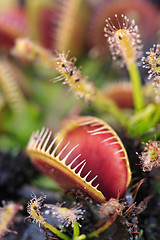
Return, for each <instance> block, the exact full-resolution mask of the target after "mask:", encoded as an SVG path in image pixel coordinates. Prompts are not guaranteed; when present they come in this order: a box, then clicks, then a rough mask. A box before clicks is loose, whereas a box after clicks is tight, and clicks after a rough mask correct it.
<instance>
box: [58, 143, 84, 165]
mask: <svg viewBox="0 0 160 240" xmlns="http://www.w3.org/2000/svg"><path fill="white" fill-rule="evenodd" d="M78 146H79V144H77V145H76V146H74V147H73V148H72V149H71V150H70V151H69V152H68V153H67V155H66V156H65V157H64V158H63V160H62V161H63V162H65V161H66V160H67V158H68V157H69V156H70V154H71V153H72V152H73V151H74V150H75V149H76V148H77V147H78ZM80 155H81V154H80ZM78 156H79V155H78Z"/></svg>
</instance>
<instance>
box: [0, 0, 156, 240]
mask: <svg viewBox="0 0 160 240" xmlns="http://www.w3.org/2000/svg"><path fill="white" fill-rule="evenodd" d="M28 2H29V4H26V12H27V13H28V14H29V15H27V16H30V17H29V19H30V18H31V19H32V20H33V26H32V28H33V27H34V26H36V24H38V23H37V21H36V20H35V18H34V14H35V15H36V16H39V15H40V16H39V17H41V18H40V19H41V21H40V22H41V27H40V30H41V31H42V30H43V31H44V32H43V34H42V33H41V32H38V31H35V33H34V28H33V29H32V28H30V31H28V32H27V34H26V35H25V37H24V36H22V34H21V33H18V32H17V35H16V36H14V39H15V42H14V44H12V46H11V47H10V48H9V49H8V50H7V52H8V53H9V54H10V57H8V58H2V59H0V112H1V116H2V119H0V120H1V122H2V126H1V129H0V130H1V131H2V133H3V134H2V135H3V138H2V139H3V140H4V142H5V141H6V144H3V145H2V146H7V147H8V149H9V148H11V147H15V146H16V148H18V149H20V150H21V151H23V152H24V154H25V156H27V157H28V158H29V159H30V160H31V163H32V164H33V166H34V167H35V168H36V169H38V170H39V172H41V173H42V174H44V175H46V176H48V177H49V178H50V179H52V181H53V182H55V183H56V184H57V185H58V187H54V190H55V191H56V194H58V196H59V199H60V200H59V201H56V202H55V201H53V202H49V203H48V202H47V193H45V188H47V186H46V185H47V184H46V185H45V187H44V185H43V187H44V191H43V192H44V193H41V194H38V195H37V194H35V193H34V191H33V192H32V193H31V194H30V195H31V199H30V200H29V199H28V203H27V216H25V222H28V221H30V222H32V223H34V224H35V225H37V226H39V227H40V228H41V229H42V230H43V231H44V234H45V239H64V240H82V239H93V240H94V239H113V240H114V239H124V240H128V239H131V240H132V239H133V240H134V239H135V240H138V239H145V237H144V236H143V231H145V229H143V228H142V227H141V225H140V226H139V223H138V220H139V219H140V220H141V213H142V212H143V211H144V210H145V209H146V208H147V203H148V202H149V201H150V199H151V198H153V197H154V194H155V192H156V193H158V194H159V184H158V180H157V179H159V176H160V175H159V166H160V142H159V137H160V45H159V44H156V43H154V44H153V46H151V47H150V48H149V49H148V50H147V51H146V52H144V50H143V41H142V40H141V33H140V31H139V28H138V25H137V24H136V20H134V19H133V20H132V19H130V18H129V17H128V16H126V15H125V11H124V13H123V14H119V12H118V11H117V12H116V11H115V14H114V16H113V14H112V17H110V16H109V15H106V16H105V18H106V19H105V22H104V25H105V27H104V28H102V29H101V30H100V31H101V34H102V35H104V36H103V38H104V41H103V44H104V46H102V47H103V48H104V49H105V48H106V49H105V50H104V51H103V54H102V55H100V51H99V54H98V50H97V49H91V50H90V51H89V52H88V53H87V54H86V55H85V54H84V55H83V57H82V54H81V53H80V52H81V51H80V50H79V49H78V46H77V43H74V41H73V39H72V38H73V34H74V31H76V30H77V26H78V25H76V24H75V22H76V16H77V15H78V14H79V10H78V9H81V7H80V6H81V1H79V0H78V1H76V3H75V2H74V1H71V0H70V1H62V6H60V5H61V4H60V3H59V4H57V5H56V4H55V5H56V11H57V12H58V13H59V18H58V20H57V25H56V28H55V32H54V34H55V39H54V44H55V45H54V47H53V46H51V42H50V38H48V39H47V41H46V39H45V38H43V41H42V40H41V41H39V42H38V39H40V36H41V35H42V36H43V37H44V35H45V34H46V36H48V35H47V34H48V32H47V30H46V28H45V27H44V25H43V24H42V22H43V23H44V21H42V17H44V16H45V20H46V19H47V17H49V16H50V14H51V15H52V14H53V12H54V9H50V6H51V5H50V2H49V1H48V3H47V5H46V8H44V9H43V10H44V11H42V12H41V14H39V15H38V13H39V9H40V6H41V4H42V2H43V1H40V2H41V4H40V3H35V4H33V3H31V1H28ZM35 2H37V1H35ZM66 2H67V3H66ZM66 6H67V8H66ZM92 7H93V6H92ZM28 9H30V10H28ZM31 9H32V10H31ZM82 10H84V9H81V11H82ZM81 11H80V12H81ZM82 12H83V11H82ZM46 16H47V17H46ZM78 16H79V15H78ZM43 20H44V19H43ZM47 21H48V20H47ZM23 24H24V23H23ZM80 26H81V25H80ZM82 26H83V22H82ZM23 27H24V26H23ZM79 29H80V39H81V37H82V36H81V35H83V31H82V30H81V28H80V27H79ZM31 30H32V31H31ZM0 31H1V24H0ZM45 31H46V32H45ZM11 33H12V31H11V32H9V33H8V34H9V36H10V37H11V38H12V37H13V36H12V34H11ZM76 33H77V31H76ZM97 34H98V32H97ZM31 39H34V40H31ZM72 41H73V42H72ZM77 41H78V40H77ZM42 42H43V44H42ZM44 43H45V44H44ZM72 45H73V46H72ZM80 49H81V46H80ZM107 49H109V50H107ZM105 51H106V52H105ZM109 51H110V52H109ZM76 53H77V55H76ZM5 54H6V53H4V56H5ZM105 54H106V56H109V57H108V58H110V59H111V56H112V64H111V60H106V59H105V57H104V55H105ZM98 55H99V56H98ZM98 57H99V59H98ZM85 58H86V59H85ZM96 58H97V59H96ZM79 61H80V62H81V64H82V66H80V67H79ZM114 64H115V65H114ZM108 65H109V68H111V71H112V68H113V72H112V74H110V76H109V78H111V81H110V83H108V82H107V83H106V82H105V80H104V79H102V80H101V81H102V82H103V86H100V84H97V82H96V81H95V79H94V77H93V74H94V73H95V74H96V76H98V75H99V78H103V77H106V78H108V77H107V76H105V74H107V71H106V70H104V73H103V74H101V69H102V66H103V68H105V69H107V68H108ZM143 68H144V69H143ZM122 69H123V70H122ZM146 69H147V70H146ZM87 70H88V74H87ZM114 71H115V72H114ZM123 71H124V72H125V75H126V77H125V78H128V79H127V80H125V81H124V80H123V81H118V82H116V81H115V79H112V77H113V78H114V74H115V75H116V74H117V76H120V75H121V74H122V77H121V78H123V73H124V72H123ZM34 77H35V78H36V79H38V81H36V83H35V82H34V81H32V82H31V81H30V80H28V79H32V80H33V79H34ZM92 77H93V79H94V80H92ZM46 82H47V86H48V87H46V85H45V84H46ZM44 83H45V84H44ZM61 83H62V84H61ZM63 85H65V86H63ZM44 88H46V89H44ZM65 93H66V95H65ZM52 101H53V104H52ZM68 102H69V103H68ZM67 103H68V105H67ZM65 108H66V109H65ZM6 109H7V110H6ZM17 126H18V128H17ZM37 129H40V130H37ZM31 132H33V133H32V134H31ZM30 134H31V136H30ZM29 136H30V137H29ZM10 138H11V139H10ZM12 140H13V142H14V143H13V144H11V143H12ZM1 142H2V140H1ZM27 142H28V143H27ZM126 142H130V145H131V146H130V148H129V149H127V147H126V146H127V144H126ZM135 146H136V147H137V146H138V147H137V149H135V148H136V147H135ZM7 147H6V148H7ZM22 149H23V150H22ZM130 151H131V152H130ZM132 155H133V156H134V157H133V158H136V160H133V159H132V158H131V159H130V156H132ZM137 159H138V160H137ZM17 164H18V163H17ZM42 174H41V176H40V178H41V177H42V179H43V176H42ZM150 178H152V182H153V183H152V184H153V185H154V186H153V185H152V187H153V189H152V191H151V194H150V195H149V194H144V193H143V191H142V196H141V197H139V193H140V194H141V187H143V184H144V183H145V181H146V182H147V184H148V182H149V181H150V180H149V179H150ZM44 179H45V178H44ZM44 182H45V181H44ZM33 184H34V183H33ZM31 185H32V184H31ZM149 186H150V185H149ZM32 187H33V186H32ZM41 187H42V186H41ZM137 196H138V197H139V198H137ZM10 206H11V207H12V208H11V210H12V211H9V210H10V209H9V207H10ZM13 206H14V207H15V206H18V207H17V208H16V211H15V212H14V211H13V210H14V207H13ZM19 206H21V205H20V204H19V203H18V204H17V203H16V204H15V203H13V202H12V203H9V204H8V205H5V206H4V207H2V208H1V212H0V234H1V235H5V234H6V232H7V231H8V226H10V223H12V222H13V221H14V217H15V214H16V213H17V211H18V210H21V209H22V206H21V207H19ZM139 216H140V217H139ZM157 221H158V220H157ZM157 224H158V222H157ZM39 232H40V231H39ZM6 236H7V235H6ZM17 236H18V235H17ZM117 236H119V238H117ZM141 237H142V238H141ZM17 239H18V238H17ZM146 239H147V238H146Z"/></svg>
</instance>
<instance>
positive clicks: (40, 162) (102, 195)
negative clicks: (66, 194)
mask: <svg viewBox="0 0 160 240" xmlns="http://www.w3.org/2000/svg"><path fill="white" fill-rule="evenodd" d="M26 153H27V154H28V155H29V156H30V157H31V159H32V162H33V164H34V165H35V166H36V167H37V168H38V169H39V170H40V171H42V172H43V173H45V174H46V175H48V176H50V177H51V178H53V179H54V180H56V181H57V183H58V184H59V185H60V186H61V187H62V188H63V189H64V190H71V189H81V190H82V191H84V192H86V193H87V194H88V195H89V196H91V197H92V198H93V199H94V200H97V201H99V202H104V201H105V199H110V198H111V197H115V198H116V197H117V195H118V193H119V192H120V196H122V195H123V194H124V192H125V190H126V188H127V186H128V184H129V182H130V178H131V173H130V167H129V162H128V157H127V153H126V151H125V149H124V147H123V144H122V142H121V140H120V139H119V137H118V135H117V134H116V133H115V131H114V130H113V129H112V128H111V127H110V126H109V125H108V124H106V123H105V122H103V121H102V120H100V119H98V118H95V117H78V118H76V119H72V120H71V121H69V122H68V123H67V124H66V126H65V127H64V128H63V129H62V130H61V131H60V133H59V135H58V137H56V138H55V139H53V138H52V132H51V131H49V130H48V129H46V130H45V129H44V128H43V129H42V131H41V132H39V131H37V132H35V133H33V135H32V136H31V138H30V141H29V143H28V146H27V149H26Z"/></svg>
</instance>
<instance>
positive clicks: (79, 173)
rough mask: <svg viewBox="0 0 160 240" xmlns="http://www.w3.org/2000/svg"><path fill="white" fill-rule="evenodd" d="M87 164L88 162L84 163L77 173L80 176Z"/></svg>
mask: <svg viewBox="0 0 160 240" xmlns="http://www.w3.org/2000/svg"><path fill="white" fill-rule="evenodd" d="M85 165H86V162H84V163H83V165H82V167H81V168H80V170H79V172H78V173H77V175H79V176H80V177H81V173H82V171H83V169H84V167H85Z"/></svg>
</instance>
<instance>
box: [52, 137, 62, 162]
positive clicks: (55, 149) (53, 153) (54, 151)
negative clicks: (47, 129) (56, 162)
mask: <svg viewBox="0 0 160 240" xmlns="http://www.w3.org/2000/svg"><path fill="white" fill-rule="evenodd" d="M62 141H63V138H62V139H61V140H60V141H59V142H58V144H57V145H56V147H55V148H54V150H53V152H52V153H51V156H52V157H54V156H55V153H56V151H57V149H58V148H59V146H60V144H61V143H62Z"/></svg>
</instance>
